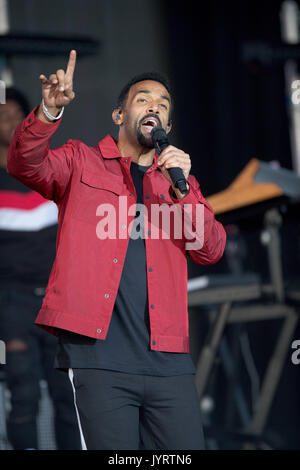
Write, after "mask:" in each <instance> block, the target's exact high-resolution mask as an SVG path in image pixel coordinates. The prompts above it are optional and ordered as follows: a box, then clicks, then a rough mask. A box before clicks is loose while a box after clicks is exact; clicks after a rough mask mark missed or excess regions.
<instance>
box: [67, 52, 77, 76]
mask: <svg viewBox="0 0 300 470" xmlns="http://www.w3.org/2000/svg"><path fill="white" fill-rule="evenodd" d="M75 64H76V51H75V50H74V49H73V50H72V51H71V52H70V55H69V62H68V65H67V70H66V75H67V76H68V77H69V78H71V79H72V78H73V74H74V70H75Z"/></svg>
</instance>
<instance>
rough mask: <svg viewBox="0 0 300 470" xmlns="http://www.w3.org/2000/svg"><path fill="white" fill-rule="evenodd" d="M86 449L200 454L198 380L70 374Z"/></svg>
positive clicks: (108, 372) (94, 371)
mask: <svg viewBox="0 0 300 470" xmlns="http://www.w3.org/2000/svg"><path fill="white" fill-rule="evenodd" d="M69 377H70V380H71V383H72V386H73V392H74V399H75V404H76V409H77V417H78V422H79V427H80V431H81V437H82V447H83V449H88V450H90V449H92V450H104V449H106V450H107V449H114V450H125V449H129V450H158V449H173V450H192V449H193V450H202V449H204V437H203V428H202V422H201V415H200V403H199V398H198V395H197V391H196V386H195V376H194V375H192V374H191V375H179V376H171V377H158V376H147V375H135V374H127V373H123V372H115V371H111V370H103V369H69Z"/></svg>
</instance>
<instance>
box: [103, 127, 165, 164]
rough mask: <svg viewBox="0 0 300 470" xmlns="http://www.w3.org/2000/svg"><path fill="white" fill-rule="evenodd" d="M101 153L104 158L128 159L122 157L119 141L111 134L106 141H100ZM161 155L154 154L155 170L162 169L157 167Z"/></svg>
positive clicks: (105, 138)
mask: <svg viewBox="0 0 300 470" xmlns="http://www.w3.org/2000/svg"><path fill="white" fill-rule="evenodd" d="M98 145H99V148H100V152H101V154H102V156H103V158H126V157H122V155H121V154H120V152H119V149H118V146H117V141H116V139H114V138H113V137H112V136H111V135H110V134H107V136H106V137H104V139H102V140H100V142H99V143H98ZM158 157H159V155H157V154H156V153H155V154H154V161H153V163H154V165H153V169H156V168H158V169H160V168H159V166H158V165H157V159H158Z"/></svg>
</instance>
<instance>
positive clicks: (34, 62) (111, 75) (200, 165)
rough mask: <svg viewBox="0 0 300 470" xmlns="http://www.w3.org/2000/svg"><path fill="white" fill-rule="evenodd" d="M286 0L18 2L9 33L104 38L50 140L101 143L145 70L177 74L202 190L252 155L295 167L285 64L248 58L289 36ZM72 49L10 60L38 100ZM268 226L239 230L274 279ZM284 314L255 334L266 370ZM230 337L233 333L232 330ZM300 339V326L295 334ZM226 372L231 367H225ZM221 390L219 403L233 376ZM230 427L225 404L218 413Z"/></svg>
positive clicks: (290, 425) (276, 428) (286, 392)
mask: <svg viewBox="0 0 300 470" xmlns="http://www.w3.org/2000/svg"><path fill="white" fill-rule="evenodd" d="M281 3H282V2H280V1H275V0H269V1H268V0H264V1H258V0H254V1H253V0H252V1H240V2H236V1H235V2H233V1H226V2H223V1H216V0H210V1H209V2H193V1H189V0H186V1H185V2H182V1H180V2H179V1H177V0H173V1H168V0H166V1H158V0H152V1H151V2H140V1H138V0H132V1H129V2H124V1H121V0H114V1H111V0H106V1H105V0H103V1H99V0H98V1H97V0H86V1H85V2H82V1H79V0H73V1H71V0H53V1H51V3H50V4H48V2H41V1H39V0H26V2H20V1H19V0H10V2H9V8H10V22H11V31H16V32H17V31H23V32H27V33H49V34H52V35H64V36H66V37H67V36H69V35H74V34H85V35H88V36H89V37H91V38H93V39H96V40H98V41H99V43H100V46H99V49H98V52H97V54H95V55H92V56H82V57H81V56H80V54H79V56H78V61H77V67H76V71H75V85H74V86H75V91H76V94H77V97H76V100H75V101H74V102H73V103H72V105H71V106H70V107H69V108H68V109H66V111H65V116H64V120H63V123H62V125H61V126H60V129H59V131H58V132H57V134H56V135H55V136H54V138H53V140H52V143H51V146H52V147H57V146H59V145H61V144H63V143H64V142H65V141H66V140H68V139H69V138H77V139H81V140H84V141H85V142H86V143H88V144H90V145H95V143H97V142H98V141H99V140H101V139H102V138H103V137H104V136H105V135H106V134H107V133H112V134H113V135H114V136H116V129H115V127H114V125H113V123H112V121H111V112H112V110H113V107H114V103H115V100H116V97H117V95H118V92H119V90H120V89H121V87H122V86H123V85H124V83H125V82H127V80H128V79H130V78H131V77H132V76H133V75H135V74H136V73H140V72H144V71H150V70H157V71H160V72H162V73H164V74H166V75H168V76H169V78H170V81H171V84H172V86H173V92H174V99H175V116H174V126H173V130H172V133H171V136H170V140H171V142H172V144H174V145H176V146H178V147H180V148H182V149H184V150H185V151H186V152H187V153H189V154H190V155H191V159H192V173H193V174H194V175H195V176H196V177H197V179H198V181H199V183H200V186H201V189H202V192H203V194H204V196H209V195H211V194H214V193H216V192H218V191H221V190H223V189H225V188H226V187H228V186H229V184H230V183H231V182H232V181H233V180H234V178H235V177H236V176H237V175H238V174H239V173H240V172H241V171H242V169H243V168H244V167H245V166H246V164H247V163H248V162H249V160H250V159H251V158H254V157H255V158H258V159H260V160H262V161H265V162H270V161H274V160H275V161H277V162H279V164H280V165H281V166H282V167H284V168H288V169H292V168H293V165H292V158H291V148H290V136H289V120H288V113H287V109H288V108H287V106H288V97H287V96H286V92H285V90H286V83H285V77H284V63H283V62H274V63H273V62H271V63H266V62H264V61H261V60H246V58H245V50H246V48H247V45H249V44H250V43H251V42H252V41H261V42H264V41H265V42H267V43H272V44H276V43H278V42H280V40H281V30H280V7H281ZM67 56H68V54H67V53H66V54H65V55H57V56H46V55H43V56H34V55H32V56H30V55H29V56H12V57H10V58H9V60H8V65H9V66H10V67H11V68H12V72H13V77H14V83H15V85H16V86H17V87H18V88H20V89H21V90H22V91H24V92H25V93H26V94H27V96H28V97H29V99H30V102H31V105H32V107H34V106H36V105H37V104H39V102H40V100H41V87H40V82H39V75H40V73H44V74H50V73H54V72H55V71H56V70H57V69H58V68H65V66H66V63H67ZM259 235H260V229H259V228H256V229H254V230H252V231H251V230H249V231H248V232H242V233H241V234H240V241H241V243H242V244H244V246H245V247H246V248H245V252H244V255H243V257H242V264H243V270H245V271H255V272H258V273H261V274H262V275H263V276H264V277H267V276H268V266H267V257H266V253H265V249H264V247H262V245H261V243H260V240H259ZM282 250H283V264H284V273H285V276H286V277H287V278H288V279H289V278H292V279H293V278H294V277H297V276H298V277H300V273H299V271H300V269H299V261H300V256H299V220H298V221H296V222H293V224H291V225H288V226H287V228H284V229H283V230H282ZM189 272H190V276H191V277H194V276H197V275H202V274H214V273H228V272H229V265H228V257H227V256H226V255H224V257H223V259H222V260H221V261H220V262H219V263H218V264H217V265H215V266H209V267H200V266H196V265H189ZM202 313H203V312H202V310H201V308H200V309H199V311H197V312H195V311H191V313H190V320H191V321H190V325H191V327H190V330H191V353H192V355H193V358H194V360H195V361H196V359H197V355H198V352H199V349H200V348H201V345H202V342H203V339H204V337H205V328H206V326H205V322H204V320H203V318H204V316H203V317H202ZM280 327H281V324H280V322H278V321H277V323H276V322H270V321H268V322H260V323H259V322H258V323H257V324H256V325H254V326H253V325H251V327H249V330H248V334H249V337H250V340H251V346H252V348H253V351H254V355H255V356H256V360H257V361H258V364H257V367H258V369H259V372H260V373H261V372H262V369H263V367H264V365H265V362H266V358H267V357H269V355H270V351H271V349H272V345H273V344H274V340H275V337H276V334H277V333H278V331H280ZM228 335H229V338H230V331H229V332H228ZM298 338H300V331H299V327H298V329H297V332H296V336H295V339H298ZM221 375H222V374H221ZM299 375H300V365H299V366H298V367H297V366H295V365H292V363H291V360H290V356H289V357H287V360H286V367H285V368H284V371H283V375H282V379H281V382H280V385H279V387H278V390H277V393H276V397H275V400H274V403H273V407H272V412H271V415H270V418H269V421H268V429H267V430H266V432H267V433H269V435H271V436H273V438H274V443H275V444H274V446H275V447H277V448H298V449H299V448H300V439H299V432H298V430H299V425H300V400H299V386H300V380H299ZM218 380H220V382H217V388H216V389H215V390H214V393H215V396H216V402H218V400H219V401H220V402H222V399H223V394H224V393H225V391H224V390H225V388H226V382H225V380H223V379H222V376H221V378H219V379H218ZM213 420H214V422H215V423H216V424H218V423H221V425H225V426H226V419H225V417H224V414H223V413H222V410H218V409H217V410H216V411H215V413H214V415H213Z"/></svg>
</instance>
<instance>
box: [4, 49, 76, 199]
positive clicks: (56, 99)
mask: <svg viewBox="0 0 300 470" xmlns="http://www.w3.org/2000/svg"><path fill="white" fill-rule="evenodd" d="M75 63H76V51H71V52H70V56H69V61H68V65H67V69H66V72H64V70H62V69H60V70H57V72H56V73H55V74H52V75H50V77H49V79H47V78H46V77H45V76H44V75H40V80H41V83H42V97H43V99H44V104H45V106H46V108H47V110H48V113H49V114H50V115H51V116H53V118H55V117H56V116H58V114H59V113H60V112H61V109H62V107H64V106H67V105H68V104H69V103H70V102H71V101H72V100H73V99H74V97H75V93H74V91H73V75H74V70H75ZM60 122H61V119H58V120H51V119H49V118H48V117H47V116H46V115H45V113H44V111H43V107H42V105H40V106H38V107H36V108H35V109H34V110H33V111H31V113H30V114H29V115H28V116H27V117H26V118H25V119H24V120H23V121H22V122H21V123H20V124H19V125H18V127H17V128H16V130H15V133H14V136H13V139H12V141H11V144H10V147H9V151H8V156H7V171H8V173H9V174H11V175H12V176H14V177H15V178H16V179H18V180H19V181H21V182H22V183H23V184H25V185H26V186H28V187H30V188H31V189H33V190H35V191H37V192H39V193H40V194H41V195H42V196H44V197H45V198H47V199H52V200H54V201H55V202H58V201H59V200H60V199H61V198H62V196H63V194H64V192H65V190H66V187H67V185H68V183H69V181H70V177H71V174H72V171H73V164H74V159H75V158H76V157H77V156H78V145H77V141H72V140H70V141H68V142H67V143H66V144H65V145H63V146H62V147H59V148H57V149H55V150H50V149H49V145H50V140H51V137H52V135H53V134H54V132H55V131H56V129H57V128H58V126H59V125H60Z"/></svg>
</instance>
